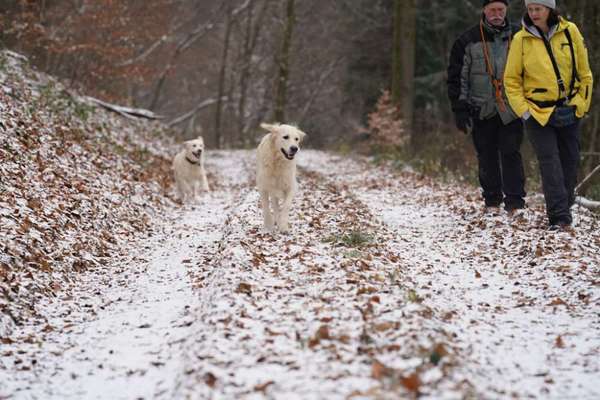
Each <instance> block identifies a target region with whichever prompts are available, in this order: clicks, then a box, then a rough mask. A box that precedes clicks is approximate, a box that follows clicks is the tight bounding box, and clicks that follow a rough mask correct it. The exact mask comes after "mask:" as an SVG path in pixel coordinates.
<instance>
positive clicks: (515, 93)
mask: <svg viewBox="0 0 600 400" xmlns="http://www.w3.org/2000/svg"><path fill="white" fill-rule="evenodd" d="M504 89H505V91H506V97H507V98H508V103H509V104H510V106H511V107H512V109H513V111H514V112H515V114H517V115H518V116H519V117H522V116H523V114H525V113H526V112H527V111H528V110H529V104H528V103H527V99H526V98H525V90H524V86H523V37H522V36H521V35H516V36H515V37H514V39H513V41H512V43H511V46H510V50H509V52H508V58H507V60H506V68H505V69H504Z"/></svg>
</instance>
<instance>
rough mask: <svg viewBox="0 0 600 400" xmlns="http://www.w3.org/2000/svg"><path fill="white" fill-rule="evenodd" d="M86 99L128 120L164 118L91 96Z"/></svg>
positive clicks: (143, 110) (141, 109) (140, 109)
mask: <svg viewBox="0 0 600 400" xmlns="http://www.w3.org/2000/svg"><path fill="white" fill-rule="evenodd" d="M84 99H85V100H87V101H88V102H91V103H94V104H98V105H99V106H102V107H104V108H106V109H107V110H110V111H113V112H116V113H117V114H120V115H122V116H124V117H126V118H130V119H136V118H146V119H162V118H164V117H163V116H161V115H158V114H155V113H153V112H152V111H149V110H145V109H143V108H131V107H124V106H118V105H116V104H111V103H107V102H105V101H102V100H99V99H96V98H94V97H89V96H85V97H84Z"/></svg>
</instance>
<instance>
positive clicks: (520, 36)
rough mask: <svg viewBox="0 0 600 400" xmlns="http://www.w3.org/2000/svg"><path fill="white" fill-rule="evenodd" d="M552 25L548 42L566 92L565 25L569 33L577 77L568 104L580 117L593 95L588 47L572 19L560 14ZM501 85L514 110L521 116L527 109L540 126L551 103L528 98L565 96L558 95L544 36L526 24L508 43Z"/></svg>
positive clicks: (569, 71) (568, 55) (567, 50)
mask: <svg viewBox="0 0 600 400" xmlns="http://www.w3.org/2000/svg"><path fill="white" fill-rule="evenodd" d="M554 29H555V30H554V32H553V33H552V31H551V37H550V45H551V47H552V53H553V54H554V58H555V59H556V63H557V65H558V68H559V70H560V75H561V78H562V79H563V81H564V84H565V88H566V90H567V92H568V91H569V88H570V87H571V79H572V69H571V67H572V62H571V50H570V48H569V42H568V40H567V36H566V35H565V29H568V30H569V33H570V34H571V38H572V41H573V46H574V49H573V50H574V52H575V61H576V65H577V73H578V76H579V81H577V80H576V82H575V83H574V86H573V92H574V93H576V94H575V96H574V97H573V98H572V99H571V100H570V101H569V103H568V104H569V105H572V106H575V107H576V108H577V110H576V115H577V117H578V118H581V117H583V116H584V114H585V113H586V112H588V110H589V108H590V102H591V99H592V83H593V79H592V71H591V70H590V65H589V60H588V54H587V48H586V47H585V43H584V41H583V36H582V35H581V33H580V32H579V29H578V28H577V26H576V25H575V24H573V23H572V22H569V21H567V20H565V19H563V18H562V17H560V19H559V23H558V25H557V26H556V27H555V28H554ZM504 87H505V90H506V95H507V97H508V101H509V103H510V106H511V107H512V109H513V110H514V111H515V113H516V114H517V115H518V116H520V117H523V115H524V114H525V113H526V112H527V111H529V112H530V113H531V116H532V117H534V118H535V119H536V120H537V121H538V122H539V123H540V125H542V126H545V125H546V124H547V123H548V120H549V119H550V115H552V112H553V111H554V107H545V108H543V107H539V106H538V105H536V104H535V103H534V102H533V101H531V100H535V101H556V100H558V99H559V97H564V93H562V94H560V95H559V88H558V83H557V78H556V73H555V72H554V68H553V67H552V61H551V60H550V56H549V55H548V51H547V50H546V47H545V46H544V42H543V40H542V39H541V37H540V36H539V34H538V33H537V31H534V30H532V29H531V28H529V27H527V26H523V28H522V29H521V30H520V31H519V32H517V33H516V35H515V37H514V39H513V41H512V43H511V46H510V51H509V53H508V59H507V62H506V69H505V71H504Z"/></svg>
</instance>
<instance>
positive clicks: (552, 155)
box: [525, 117, 580, 225]
mask: <svg viewBox="0 0 600 400" xmlns="http://www.w3.org/2000/svg"><path fill="white" fill-rule="evenodd" d="M525 125H526V128H527V134H528V136H529V140H530V141H531V144H532V145H533V148H534V149H535V153H536V155H537V159H538V163H539V165H540V173H541V175H542V187H543V190H544V199H545V200H546V213H547V214H548V220H549V222H550V225H556V224H570V223H571V222H572V220H573V218H572V217H571V206H572V205H573V204H574V203H575V184H576V183H577V169H578V167H579V150H580V143H579V135H580V129H579V121H577V122H576V123H575V124H573V125H569V126H566V127H563V128H555V127H552V126H549V125H546V126H541V125H540V124H539V123H538V122H537V121H536V120H535V119H534V118H533V117H531V118H529V119H528V120H527V122H526V124H525Z"/></svg>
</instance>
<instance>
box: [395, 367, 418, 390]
mask: <svg viewBox="0 0 600 400" xmlns="http://www.w3.org/2000/svg"><path fill="white" fill-rule="evenodd" d="M400 384H401V385H402V386H404V388H405V389H406V390H408V391H409V392H412V393H419V387H421V379H419V375H418V374H417V373H416V372H414V373H412V374H411V375H409V376H406V377H402V378H400Z"/></svg>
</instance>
